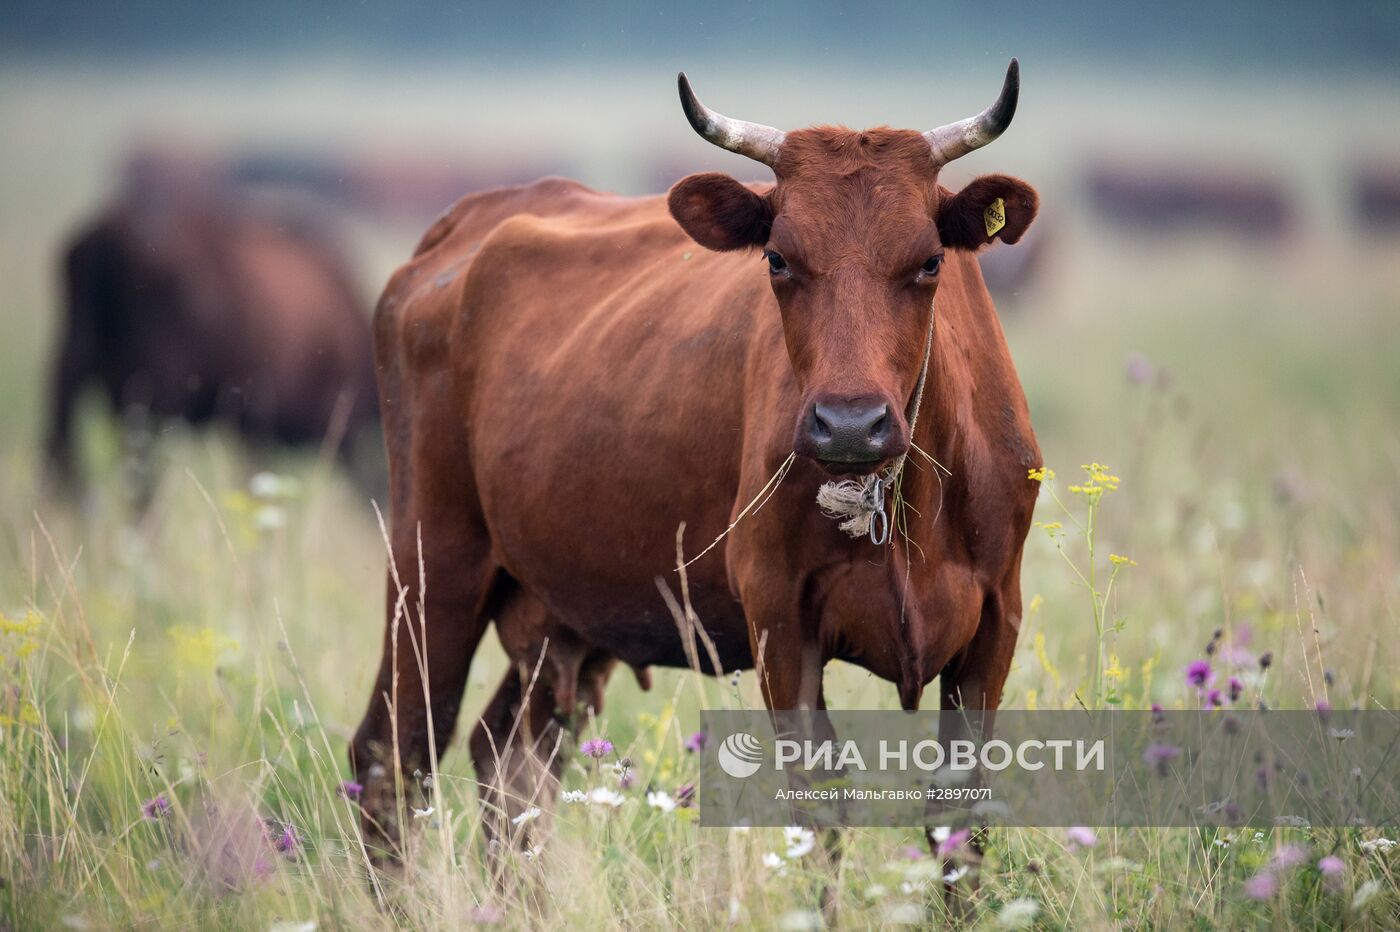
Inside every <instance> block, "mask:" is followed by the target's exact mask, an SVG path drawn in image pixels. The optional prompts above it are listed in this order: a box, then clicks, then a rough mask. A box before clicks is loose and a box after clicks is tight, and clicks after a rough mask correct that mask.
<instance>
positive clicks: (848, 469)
mask: <svg viewBox="0 0 1400 932" xmlns="http://www.w3.org/2000/svg"><path fill="white" fill-rule="evenodd" d="M884 464H885V460H884V459H873V460H824V459H821V458H817V465H818V466H820V467H821V468H822V469H825V470H826V471H827V472H829V473H831V474H832V475H833V476H868V475H870V474H871V473H873V472H875V471H877V470H878V469H879V468H880V467H881V466H883V465H884Z"/></svg>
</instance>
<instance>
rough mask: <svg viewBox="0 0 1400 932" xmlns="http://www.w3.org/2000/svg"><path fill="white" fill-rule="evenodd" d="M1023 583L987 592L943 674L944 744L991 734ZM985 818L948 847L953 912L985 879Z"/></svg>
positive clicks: (963, 910)
mask: <svg viewBox="0 0 1400 932" xmlns="http://www.w3.org/2000/svg"><path fill="white" fill-rule="evenodd" d="M1020 609H1021V605H1020V586H1019V584H1018V585H1016V586H1014V587H1013V588H1012V591H1011V593H1009V594H1008V595H1003V594H1002V593H1001V592H992V593H989V594H987V596H986V597H985V598H984V600H983V604H982V614H981V618H980V620H979V622H978V625H977V631H976V633H975V634H974V635H973V638H972V640H971V641H970V642H969V643H968V645H967V647H966V648H964V649H963V650H962V651H961V652H960V653H959V654H958V655H957V656H956V657H954V658H953V660H952V662H950V663H949V664H948V665H947V666H946V667H945V668H944V669H943V671H942V673H941V674H940V675H939V691H940V694H941V703H940V713H939V723H938V735H939V741H940V743H942V744H943V745H944V746H945V747H947V745H948V742H950V741H953V740H958V739H963V740H971V741H974V742H976V743H978V744H980V743H981V742H983V741H986V740H988V739H990V738H991V735H992V725H993V723H994V720H995V718H996V710H997V706H998V705H1000V704H1001V693H1002V688H1003V687H1004V686H1005V684H1006V677H1007V674H1008V673H1009V672H1010V670H1011V659H1012V655H1013V654H1014V653H1015V650H1016V636H1017V634H1018V632H1019V629H1020ZM925 831H926V832H927V834H928V841H929V845H930V848H931V850H932V853H933V854H934V855H935V856H938V854H939V852H938V850H937V849H938V843H937V842H936V840H935V839H934V836H933V833H932V829H931V828H930V829H926V830H925ZM986 836H987V826H986V823H985V821H981V822H978V823H977V824H974V825H972V826H970V832H969V835H968V837H967V840H966V841H965V842H964V843H963V844H962V845H959V846H957V847H956V849H955V850H953V851H949V852H946V855H947V856H946V859H945V862H944V864H943V867H944V876H948V875H949V874H950V873H954V872H958V871H961V869H962V868H966V873H963V874H961V876H960V879H959V880H958V881H957V882H956V883H952V884H948V885H947V887H946V889H945V891H944V892H945V900H946V902H947V903H948V906H949V908H950V909H951V910H952V911H953V913H954V915H955V916H963V917H964V918H967V917H968V915H969V913H970V909H971V899H970V896H968V895H966V894H970V893H972V892H974V891H975V890H976V889H977V887H978V885H979V884H980V882H981V870H982V858H983V854H984V850H985V846H986Z"/></svg>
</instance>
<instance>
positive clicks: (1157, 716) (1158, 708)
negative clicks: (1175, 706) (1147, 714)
mask: <svg viewBox="0 0 1400 932" xmlns="http://www.w3.org/2000/svg"><path fill="white" fill-rule="evenodd" d="M1165 720H1166V716H1165V715H1163V714H1162V704H1161V703H1159V702H1154V703H1152V724H1154V725H1160V724H1162V722H1164V721H1165Z"/></svg>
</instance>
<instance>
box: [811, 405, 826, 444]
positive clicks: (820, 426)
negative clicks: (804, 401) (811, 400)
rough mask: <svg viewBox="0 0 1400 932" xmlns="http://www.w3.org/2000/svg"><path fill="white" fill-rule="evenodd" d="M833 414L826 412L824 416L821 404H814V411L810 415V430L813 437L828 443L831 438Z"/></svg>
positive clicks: (819, 441)
mask: <svg viewBox="0 0 1400 932" xmlns="http://www.w3.org/2000/svg"><path fill="white" fill-rule="evenodd" d="M830 417H831V414H830V412H826V416H823V411H822V406H821V405H812V412H811V414H810V415H809V416H808V425H807V426H808V430H809V431H810V433H811V434H812V439H813V440H815V441H817V442H818V443H826V442H827V441H829V440H830V439H831V421H830Z"/></svg>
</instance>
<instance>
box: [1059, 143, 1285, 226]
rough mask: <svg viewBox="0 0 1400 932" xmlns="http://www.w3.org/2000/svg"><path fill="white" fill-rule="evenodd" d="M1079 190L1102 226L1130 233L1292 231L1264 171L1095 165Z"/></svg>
mask: <svg viewBox="0 0 1400 932" xmlns="http://www.w3.org/2000/svg"><path fill="white" fill-rule="evenodd" d="M1084 188H1085V193H1086V194H1087V196H1088V201H1089V206H1090V209H1092V210H1093V211H1094V212H1095V214H1096V215H1097V216H1098V217H1099V218H1100V219H1101V220H1102V221H1103V222H1105V223H1107V224H1109V225H1111V226H1113V227H1115V228H1117V229H1120V230H1125V231H1127V232H1131V233H1139V234H1164V233H1165V234H1180V235H1186V234H1189V235H1191V236H1200V235H1201V233H1202V232H1206V231H1214V232H1219V233H1227V234H1231V235H1234V236H1238V237H1240V238H1241V239H1244V240H1253V239H1257V238H1261V237H1262V238H1264V239H1273V240H1277V239H1279V238H1281V237H1283V236H1286V235H1288V234H1289V233H1290V232H1292V230H1293V225H1294V205H1293V200H1292V197H1291V196H1290V194H1289V192H1288V189H1287V187H1286V186H1285V185H1284V184H1283V182H1282V181H1280V180H1279V179H1277V178H1275V177H1271V176H1270V174H1269V173H1268V172H1267V171H1265V170H1258V171H1249V170H1245V169H1235V170H1222V169H1215V170H1203V169H1200V168H1186V167H1183V166H1181V165H1177V164H1162V163H1133V162H1127V161H1119V162H1101V163H1099V164H1096V165H1091V166H1089V168H1088V169H1086V170H1085V174H1084Z"/></svg>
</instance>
